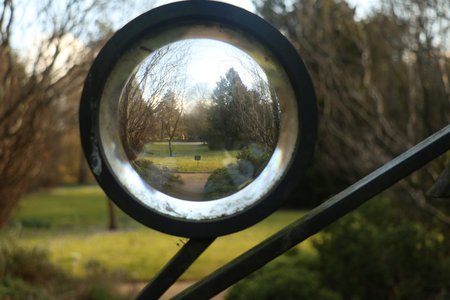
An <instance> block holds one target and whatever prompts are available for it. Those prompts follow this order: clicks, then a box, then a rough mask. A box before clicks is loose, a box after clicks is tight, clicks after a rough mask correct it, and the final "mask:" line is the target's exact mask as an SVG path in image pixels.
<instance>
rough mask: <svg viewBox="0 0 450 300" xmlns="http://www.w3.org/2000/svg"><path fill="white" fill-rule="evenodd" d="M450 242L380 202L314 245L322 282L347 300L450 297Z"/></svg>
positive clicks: (347, 221) (354, 214) (336, 228)
mask: <svg viewBox="0 0 450 300" xmlns="http://www.w3.org/2000/svg"><path fill="white" fill-rule="evenodd" d="M449 245H450V242H449V241H448V240H445V238H444V236H443V235H442V234H441V233H439V232H435V231H432V230H429V229H426V228H425V227H423V226H422V225H420V224H418V223H413V222H411V221H408V220H407V219H405V218H404V217H403V216H402V214H401V213H400V212H399V211H397V210H396V209H395V208H394V207H392V205H391V202H390V201H388V200H387V199H382V198H380V199H376V200H374V201H373V202H372V203H370V204H368V205H366V206H365V207H363V208H362V209H360V210H359V211H358V212H356V213H353V214H350V215H349V216H347V217H345V218H343V219H342V220H340V221H339V223H338V224H336V225H334V226H332V227H331V228H330V230H329V232H328V234H327V235H324V237H323V239H322V240H321V241H320V242H318V243H317V244H316V247H317V250H318V252H319V254H320V259H321V270H322V273H323V276H324V281H325V282H326V283H327V285H328V286H329V287H330V288H332V289H333V290H335V291H338V292H339V293H340V294H341V295H343V297H344V298H345V299H350V298H352V299H444V298H447V297H450V294H449V292H450V272H449V271H448V270H450V253H449V252H448V249H449Z"/></svg>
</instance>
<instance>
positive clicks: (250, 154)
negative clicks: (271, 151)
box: [205, 144, 269, 198]
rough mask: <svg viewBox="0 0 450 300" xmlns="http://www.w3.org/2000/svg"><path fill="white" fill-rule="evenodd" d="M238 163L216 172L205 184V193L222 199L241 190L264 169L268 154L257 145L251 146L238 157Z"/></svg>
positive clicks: (240, 152)
mask: <svg viewBox="0 0 450 300" xmlns="http://www.w3.org/2000/svg"><path fill="white" fill-rule="evenodd" d="M236 158H237V162H236V163H234V164H229V165H228V166H226V167H225V168H219V169H216V170H214V171H213V172H212V173H211V175H210V176H209V177H208V180H207V182H206V184H205V193H206V195H208V196H209V197H211V198H220V197H223V196H226V195H229V194H232V193H233V192H235V191H237V190H240V189H241V188H243V187H244V186H246V185H247V184H249V183H250V182H251V181H252V180H253V179H254V178H256V177H257V176H258V175H259V173H261V171H262V170H263V169H264V167H265V165H266V163H267V160H268V158H269V157H268V154H267V152H264V150H263V149H262V148H261V147H258V146H257V145H253V144H252V145H250V146H248V147H246V148H244V149H242V150H241V151H239V153H238V154H237V155H236Z"/></svg>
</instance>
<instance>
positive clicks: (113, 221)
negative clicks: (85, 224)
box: [106, 198, 119, 231]
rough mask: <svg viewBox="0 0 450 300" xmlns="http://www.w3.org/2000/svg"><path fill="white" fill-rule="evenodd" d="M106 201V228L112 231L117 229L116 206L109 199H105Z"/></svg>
mask: <svg viewBox="0 0 450 300" xmlns="http://www.w3.org/2000/svg"><path fill="white" fill-rule="evenodd" d="M106 200H107V202H108V230H110V231H114V230H117V229H119V226H118V223H117V214H116V207H115V205H114V203H113V202H112V200H111V199H109V198H107V199H106Z"/></svg>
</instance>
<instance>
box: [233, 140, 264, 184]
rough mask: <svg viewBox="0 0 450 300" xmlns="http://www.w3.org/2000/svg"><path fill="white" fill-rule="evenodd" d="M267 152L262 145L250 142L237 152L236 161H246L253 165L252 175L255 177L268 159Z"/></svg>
mask: <svg viewBox="0 0 450 300" xmlns="http://www.w3.org/2000/svg"><path fill="white" fill-rule="evenodd" d="M270 155H271V153H269V152H268V151H267V150H266V149H264V148H263V147H261V146H259V145H257V144H251V145H249V146H247V147H245V148H244V149H242V150H241V151H239V152H238V154H237V155H236V158H237V159H238V162H244V161H245V162H248V163H250V164H251V166H253V176H254V177H256V176H258V175H259V173H261V171H262V170H263V169H264V167H265V166H266V164H267V162H268V161H269V159H270Z"/></svg>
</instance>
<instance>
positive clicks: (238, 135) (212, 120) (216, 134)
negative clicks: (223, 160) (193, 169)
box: [207, 68, 251, 150]
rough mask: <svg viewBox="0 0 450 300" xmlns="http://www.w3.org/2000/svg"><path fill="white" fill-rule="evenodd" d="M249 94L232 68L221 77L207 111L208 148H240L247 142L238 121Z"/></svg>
mask: <svg viewBox="0 0 450 300" xmlns="http://www.w3.org/2000/svg"><path fill="white" fill-rule="evenodd" d="M250 96H251V94H250V92H249V91H248V90H247V88H246V87H245V85H244V84H243V82H242V80H241V78H240V77H239V74H238V73H237V72H236V70H234V69H233V68H231V69H229V70H228V71H227V73H226V74H225V76H224V77H221V79H220V81H219V82H218V83H217V86H216V88H215V89H214V92H213V95H212V98H213V102H214V105H213V106H212V107H211V109H210V111H209V125H210V127H209V130H208V134H207V141H208V147H210V149H214V150H217V149H227V150H231V149H240V148H242V146H243V145H245V144H246V143H247V142H248V139H247V136H246V133H245V132H243V130H242V126H240V122H241V118H242V117H243V115H242V114H243V111H242V106H243V103H244V102H245V99H246V98H248V97H250Z"/></svg>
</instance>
